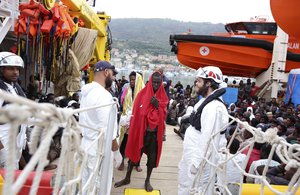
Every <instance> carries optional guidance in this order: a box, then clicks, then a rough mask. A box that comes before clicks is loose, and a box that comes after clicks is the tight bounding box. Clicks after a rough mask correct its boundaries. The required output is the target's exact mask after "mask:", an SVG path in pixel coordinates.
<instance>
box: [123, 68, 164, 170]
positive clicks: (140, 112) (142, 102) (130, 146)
mask: <svg viewBox="0 0 300 195" xmlns="http://www.w3.org/2000/svg"><path fill="white" fill-rule="evenodd" d="M152 76H153V74H152V75H151V77H150V80H149V82H148V83H147V85H146V86H145V87H144V88H143V89H142V90H141V91H140V92H139V93H138V95H137V96H136V98H135V100H134V105H133V109H132V115H133V116H132V117H131V120H130V127H129V132H128V140H127V145H126V149H125V155H126V156H127V157H128V158H129V159H130V160H131V161H132V162H134V163H137V162H139V160H140V158H141V150H142V148H143V146H144V136H145V134H146V129H147V126H148V125H149V126H150V129H154V128H155V127H156V126H157V127H158V128H157V144H158V150H157V159H156V166H158V164H159V160H160V155H161V150H162V142H163V135H164V130H165V118H166V113H167V104H168V102H169V98H168V96H167V94H166V92H165V89H164V86H163V82H162V83H161V85H160V87H159V89H158V90H157V91H156V93H155V96H156V99H157V100H158V102H159V106H158V109H156V108H155V107H154V106H153V105H152V104H151V98H152V97H153V96H154V91H153V86H152Z"/></svg>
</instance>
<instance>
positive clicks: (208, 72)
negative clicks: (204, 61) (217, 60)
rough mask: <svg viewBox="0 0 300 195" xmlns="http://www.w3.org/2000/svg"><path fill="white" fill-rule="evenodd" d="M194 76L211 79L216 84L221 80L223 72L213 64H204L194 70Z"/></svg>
mask: <svg viewBox="0 0 300 195" xmlns="http://www.w3.org/2000/svg"><path fill="white" fill-rule="evenodd" d="M196 77H200V78H203V79H212V80H214V81H215V82H216V83H218V84H221V83H222V82H223V73H222V71H221V70H220V68H218V67H215V66H206V67H203V68H201V67H200V68H199V69H198V70H197V72H196Z"/></svg>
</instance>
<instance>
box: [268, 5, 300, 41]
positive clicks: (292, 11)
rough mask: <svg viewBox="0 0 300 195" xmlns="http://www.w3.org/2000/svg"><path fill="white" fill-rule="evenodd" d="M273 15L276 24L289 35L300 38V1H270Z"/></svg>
mask: <svg viewBox="0 0 300 195" xmlns="http://www.w3.org/2000/svg"><path fill="white" fill-rule="evenodd" d="M270 7H271V11H272V15H273V17H274V19H275V21H276V23H277V24H278V25H279V26H280V28H281V29H282V30H284V31H285V32H286V33H287V34H289V35H292V36H294V37H295V38H296V39H299V38H300V25H299V21H300V12H299V7H300V1H299V0H270Z"/></svg>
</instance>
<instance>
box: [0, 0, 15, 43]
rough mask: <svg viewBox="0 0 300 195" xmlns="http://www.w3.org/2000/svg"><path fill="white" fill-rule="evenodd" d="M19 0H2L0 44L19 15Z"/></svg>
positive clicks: (0, 4) (0, 0) (0, 6)
mask: <svg viewBox="0 0 300 195" xmlns="http://www.w3.org/2000/svg"><path fill="white" fill-rule="evenodd" d="M19 14H20V12H19V0H0V18H1V19H0V44H1V43H2V41H3V39H4V37H5V36H6V34H7V33H8V31H10V30H12V31H13V30H14V25H15V23H16V20H17V18H18V16H19Z"/></svg>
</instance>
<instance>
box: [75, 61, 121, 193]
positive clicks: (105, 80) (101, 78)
mask: <svg viewBox="0 0 300 195" xmlns="http://www.w3.org/2000/svg"><path fill="white" fill-rule="evenodd" d="M116 73H117V71H116V70H115V67H114V66H112V65H111V64H110V63H109V62H107V61H99V62H97V63H96V64H95V68H94V81H93V82H92V83H89V84H87V85H85V86H83V87H82V92H81V94H82V97H81V104H80V108H87V107H92V106H98V105H106V104H110V103H113V97H112V95H111V94H110V93H109V92H108V91H107V90H106V88H108V87H110V86H111V84H112V82H113V78H114V75H115V74H116ZM112 109H116V108H115V107H112V108H111V106H104V107H101V108H97V109H93V110H89V111H86V112H82V113H80V115H79V123H80V124H83V126H86V127H92V128H94V129H98V130H101V131H105V132H107V131H108V129H107V127H108V121H109V120H108V119H109V115H110V112H111V110H112ZM116 124H117V121H115V127H114V132H113V140H112V151H117V150H118V147H119V146H118V143H117V141H116V136H117V125H116ZM98 136H99V132H98V131H95V130H91V129H89V128H82V140H81V147H82V148H83V149H84V150H86V149H87V148H89V150H87V151H86V152H87V153H88V160H87V165H86V167H84V168H83V170H82V185H85V183H87V181H88V178H89V177H90V175H91V173H92V172H94V171H95V166H96V164H97V158H98V156H97V149H98V148H99V146H98V144H97V143H98V142H96V144H94V145H93V147H90V146H91V144H92V143H93V142H94V141H95V140H96V139H97V137H98ZM111 156H113V154H111ZM110 160H111V163H110V164H111V165H112V164H113V162H112V161H113V160H112V159H110ZM106 168H108V167H106ZM112 172H113V167H112V166H111V167H109V175H108V176H107V175H100V172H99V173H97V175H96V184H95V185H96V194H99V193H100V189H101V188H102V189H103V187H106V189H107V191H106V192H105V193H102V194H105V195H109V194H110V189H111V187H110V185H111V183H109V186H102V185H103V184H101V183H100V182H99V181H103V178H101V177H105V179H107V180H108V181H112ZM89 193H90V192H84V194H89Z"/></svg>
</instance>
